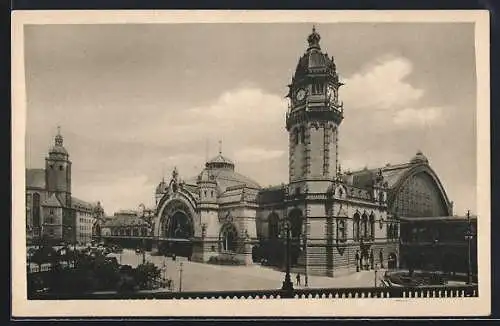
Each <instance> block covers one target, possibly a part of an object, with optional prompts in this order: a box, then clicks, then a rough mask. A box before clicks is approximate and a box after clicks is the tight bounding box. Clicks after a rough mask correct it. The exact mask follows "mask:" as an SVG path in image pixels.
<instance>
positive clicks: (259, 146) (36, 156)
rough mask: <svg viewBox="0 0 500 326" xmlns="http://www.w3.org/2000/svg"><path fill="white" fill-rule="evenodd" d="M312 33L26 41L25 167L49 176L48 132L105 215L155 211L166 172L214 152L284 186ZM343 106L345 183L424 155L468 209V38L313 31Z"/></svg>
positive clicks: (148, 31)
mask: <svg viewBox="0 0 500 326" xmlns="http://www.w3.org/2000/svg"><path fill="white" fill-rule="evenodd" d="M311 28H312V26H311V24H309V23H307V24H306V23H296V24H288V23H275V24H273V23H269V24H262V23H258V24H257V23H253V24H252V23H239V24H238V23H233V24H224V23H218V24H147V25H144V24H143V25H141V24H135V25H134V24H128V25H31V26H25V73H26V92H27V94H26V95H27V127H26V129H27V130H26V165H27V168H43V167H44V164H45V163H44V160H45V157H46V156H47V152H48V149H49V147H50V146H51V145H52V144H53V137H54V136H55V135H56V133H57V126H58V125H60V126H61V132H62V135H63V136H64V145H65V147H66V149H67V150H68V151H69V153H70V159H71V161H72V162H73V164H72V169H73V170H72V171H73V174H72V192H73V195H74V196H75V197H78V198H80V199H83V200H86V201H90V202H96V201H101V203H102V204H103V206H104V209H105V211H106V213H107V214H110V215H111V214H113V212H115V211H117V210H120V209H136V208H137V207H138V206H139V204H141V203H144V204H146V206H153V204H154V192H155V188H156V185H157V184H158V183H159V182H160V181H161V179H162V176H163V175H164V176H165V178H167V179H168V178H169V177H170V175H171V171H172V170H173V168H174V166H176V167H177V169H178V170H179V174H180V176H181V177H182V178H185V179H187V178H189V177H193V176H195V175H197V174H198V173H199V172H200V171H201V169H202V168H203V166H204V162H205V161H206V160H207V157H208V158H211V157H214V156H216V155H217V154H218V151H219V140H220V141H221V143H222V145H221V147H222V152H223V155H224V156H227V157H229V158H231V159H232V160H233V161H235V163H236V170H237V171H238V172H240V173H242V174H244V175H247V176H249V177H251V178H252V179H254V180H256V181H257V182H258V183H259V184H261V185H262V186H268V185H274V184H279V183H282V182H284V183H286V182H287V180H288V136H287V132H286V129H285V113H286V110H287V102H286V99H285V95H286V93H287V85H288V84H289V82H290V80H291V77H292V75H293V73H294V70H295V67H296V65H297V62H298V59H299V57H300V56H301V55H302V54H303V53H304V52H305V50H306V47H307V41H306V39H307V36H308V35H309V34H310V32H311ZM316 28H317V31H318V32H319V33H320V35H321V41H320V45H321V47H322V50H323V51H324V52H327V53H328V55H329V56H330V57H331V56H334V58H335V63H336V65H337V70H338V73H339V75H340V79H341V81H342V82H344V83H345V85H344V86H342V88H341V89H340V91H339V97H340V99H341V100H342V101H343V102H344V121H343V122H342V124H341V127H340V135H339V141H340V144H339V155H340V163H341V165H342V168H343V169H344V170H347V169H350V170H356V169H360V168H364V167H365V166H366V167H368V168H372V167H373V168H375V167H380V166H383V165H385V164H386V163H391V164H397V163H403V162H408V161H409V160H410V159H411V158H412V157H413V156H414V155H415V153H416V152H417V150H421V151H422V152H423V153H424V154H425V155H426V156H427V157H428V159H429V161H430V164H431V167H432V168H433V169H434V170H435V171H436V173H437V174H438V175H439V177H440V180H441V182H442V183H443V186H444V187H445V190H446V191H447V194H448V197H449V198H450V200H452V201H453V202H454V208H455V209H454V212H455V214H457V215H463V214H465V212H466V210H468V209H470V210H471V211H472V212H475V210H476V184H477V181H476V129H475V128H476V70H475V54H474V25H473V24H472V23H380V24H376V23H328V24H318V25H317V26H316Z"/></svg>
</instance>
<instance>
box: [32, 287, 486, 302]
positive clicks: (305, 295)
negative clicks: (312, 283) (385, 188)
mask: <svg viewBox="0 0 500 326" xmlns="http://www.w3.org/2000/svg"><path fill="white" fill-rule="evenodd" d="M477 296H478V287H477V285H464V286H446V287H437V286H426V287H418V288H404V287H371V288H318V289H311V288H308V289H297V290H294V291H293V292H292V293H289V292H287V291H284V290H253V291H248V290H245V291H220V292H219V291H217V292H155V293H147V292H134V293H85V294H78V295H75V294H56V293H37V294H33V295H31V296H30V298H29V299H31V300H64V299H66V300H68V299H70V300H78V299H92V300H101V299H109V300H120V299H122V300H125V299H174V300H200V299H245V300H252V299H280V298H293V299H346V298H347V299H349V298H351V299H361V298H372V299H373V298H422V299H424V298H425V299H427V298H455V297H477Z"/></svg>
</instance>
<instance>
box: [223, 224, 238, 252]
mask: <svg viewBox="0 0 500 326" xmlns="http://www.w3.org/2000/svg"><path fill="white" fill-rule="evenodd" d="M220 240H221V242H222V250H223V251H232V252H234V251H236V249H237V245H238V232H237V231H236V227H235V226H234V225H233V224H225V225H223V226H222V230H221V233H220Z"/></svg>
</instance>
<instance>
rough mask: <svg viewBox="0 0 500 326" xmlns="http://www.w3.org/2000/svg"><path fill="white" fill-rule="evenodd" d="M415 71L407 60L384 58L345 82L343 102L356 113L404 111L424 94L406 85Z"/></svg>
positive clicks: (391, 57)
mask: <svg viewBox="0 0 500 326" xmlns="http://www.w3.org/2000/svg"><path fill="white" fill-rule="evenodd" d="M412 70H413V65H412V63H411V61H410V60H408V59H406V58H404V57H394V56H383V57H381V58H379V59H376V60H374V61H373V62H371V63H370V64H368V65H367V66H366V67H365V68H363V69H362V70H361V71H360V72H358V73H355V74H354V75H352V76H350V77H349V78H348V79H346V80H345V86H344V87H343V89H342V94H343V98H344V100H345V102H346V103H349V105H350V106H351V107H354V108H356V109H363V110H381V109H389V110H391V109H394V108H400V107H404V106H406V105H408V104H411V103H413V102H414V101H416V100H418V99H420V98H422V96H423V94H424V91H423V90H422V89H418V88H415V87H414V86H412V85H411V84H409V83H408V82H407V81H406V78H407V77H408V76H409V75H410V74H411V73H412Z"/></svg>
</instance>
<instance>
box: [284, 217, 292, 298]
mask: <svg viewBox="0 0 500 326" xmlns="http://www.w3.org/2000/svg"><path fill="white" fill-rule="evenodd" d="M283 226H284V229H285V236H286V251H285V258H286V273H285V280H284V281H283V286H282V287H281V289H282V290H284V291H287V292H290V293H291V292H292V291H293V283H292V280H291V277H290V225H289V223H288V221H284V225H283Z"/></svg>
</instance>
